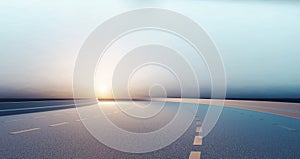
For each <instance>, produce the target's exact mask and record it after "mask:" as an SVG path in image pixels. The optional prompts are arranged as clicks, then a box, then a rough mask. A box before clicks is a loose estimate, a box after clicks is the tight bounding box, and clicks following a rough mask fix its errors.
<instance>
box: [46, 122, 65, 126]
mask: <svg viewBox="0 0 300 159" xmlns="http://www.w3.org/2000/svg"><path fill="white" fill-rule="evenodd" d="M66 124H69V123H68V122H62V123H57V124H52V125H49V126H50V127H55V126H61V125H66Z"/></svg>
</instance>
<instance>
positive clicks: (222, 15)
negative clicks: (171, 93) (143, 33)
mask: <svg viewBox="0 0 300 159" xmlns="http://www.w3.org/2000/svg"><path fill="white" fill-rule="evenodd" d="M144 7H158V8H165V9H170V10H174V11H177V12H179V13H182V14H184V15H186V16H188V17H190V18H191V19H193V20H194V21H196V22H197V23H199V24H200V25H201V26H202V27H203V28H204V29H205V30H206V31H207V32H208V34H209V35H210V36H211V38H212V39H213V41H214V42H215V43H216V45H217V47H218V49H219V51H220V54H221V56H222V58H223V62H224V65H225V70H226V74H227V84H228V92H227V93H228V96H229V97H298V98H299V97H300V82H299V81H300V71H299V70H300V64H299V62H300V61H299V59H300V45H299V44H300V43H299V42H300V29H299V28H300V21H299V17H300V2H297V1H241V2H239V1H190V2H187V1H147V2H142V1H129V0H128V1H109V2H100V1H92V2H83V1H74V0H72V1H71V0H68V1H33V0H27V1H21V0H19V1H1V2H0V26H1V30H0V53H1V58H0V66H1V67H0V98H1V97H70V96H72V73H73V68H74V63H75V59H76V56H77V54H78V52H79V49H80V47H81V45H82V44H83V42H84V40H85V39H86V38H87V36H88V35H89V34H90V33H91V32H92V31H93V29H95V28H96V27H97V26H98V25H99V24H101V23H102V22H103V21H105V20H106V19H109V18H110V17H112V16H115V15H117V14H120V13H122V12H125V11H129V10H132V9H138V8H144ZM141 16H142V15H141ZM196 62H197V61H196Z"/></svg>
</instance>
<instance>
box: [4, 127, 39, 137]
mask: <svg viewBox="0 0 300 159" xmlns="http://www.w3.org/2000/svg"><path fill="white" fill-rule="evenodd" d="M39 129H41V128H32V129H26V130H21V131H14V132H10V133H9V134H11V135H16V134H21V133H25V132H30V131H34V130H39Z"/></svg>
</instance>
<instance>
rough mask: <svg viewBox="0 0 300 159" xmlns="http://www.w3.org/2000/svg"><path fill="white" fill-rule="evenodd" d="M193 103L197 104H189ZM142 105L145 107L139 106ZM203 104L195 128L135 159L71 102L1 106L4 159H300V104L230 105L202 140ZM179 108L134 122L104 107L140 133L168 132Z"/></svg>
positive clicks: (102, 104) (174, 106)
mask: <svg viewBox="0 0 300 159" xmlns="http://www.w3.org/2000/svg"><path fill="white" fill-rule="evenodd" d="M189 103H195V102H190V101H186V104H189ZM137 104H141V105H143V104H144V103H143V102H142V101H137ZM156 104H159V102H157V103H156ZM198 104H199V105H198V112H197V114H196V117H195V119H194V120H193V122H192V124H191V125H190V126H189V127H188V129H187V131H186V132H185V133H184V134H183V135H182V136H181V137H180V138H178V139H177V140H176V141H175V142H173V143H172V144H170V145H169V146H167V147H164V148H162V149H160V150H157V151H154V152H149V153H142V154H133V153H125V152H121V151H118V150H115V149H112V148H109V147H107V146H105V145H104V144H102V143H101V142H99V141H98V140H96V139H95V138H94V137H93V136H92V135H91V134H90V133H89V132H88V131H87V129H86V128H85V126H84V125H83V123H82V122H84V120H92V121H93V122H95V123H97V122H101V120H99V116H97V113H95V110H93V109H90V108H89V104H85V105H84V106H82V107H80V108H78V109H86V111H87V112H88V111H90V114H93V115H90V114H88V115H87V116H81V118H79V115H78V113H77V111H76V109H75V108H74V105H73V104H72V102H71V101H39V102H15V103H11V102H10V103H0V114H1V113H2V116H0V125H1V130H0V158H3V159H6V158H102V159H110V158H118V159H119V158H124V159H125V158H133V159H135V158H136V159H139V158H141V159H147V158H149V159H150V158H151V159H152V158H161V159H165V158H172V159H174V158H179V159H188V158H191V159H194V158H195V159H196V158H200V157H201V158H237V159H241V158H251V159H252V158H291V159H292V158H300V151H299V150H300V120H299V118H297V114H300V111H298V109H299V108H300V107H299V104H294V105H291V104H288V106H286V107H284V108H287V109H281V108H277V107H276V106H280V105H286V103H278V102H277V103H271V104H270V102H269V103H267V104H266V103H259V102H254V103H248V102H246V101H245V102H244V103H241V102H236V103H234V101H230V102H228V103H226V104H225V107H224V109H223V112H222V114H221V116H220V118H219V120H218V123H217V124H216V126H215V127H214V129H213V130H212V131H211V132H210V133H209V135H207V136H206V137H204V138H201V137H200V138H199V136H198V134H199V133H198V132H199V131H201V123H202V120H203V117H204V116H205V113H206V110H207V108H208V105H207V104H205V102H198ZM90 105H94V106H95V104H90ZM177 106H178V105H177V104H176V102H174V101H173V102H171V101H169V102H167V104H166V107H165V108H164V109H163V110H162V111H161V112H160V115H158V116H155V118H153V120H151V121H143V122H135V121H133V120H130V118H128V116H126V115H125V114H124V112H122V111H121V110H120V109H117V107H116V105H115V104H114V102H107V101H106V102H100V104H99V107H102V108H103V110H104V112H105V113H106V115H107V117H108V118H109V119H110V120H111V121H112V122H113V123H114V124H115V125H117V126H118V127H120V128H122V129H125V130H128V131H131V132H137V133H141V132H142V133H145V132H151V131H153V130H156V129H159V128H161V127H163V126H164V125H165V124H167V123H168V122H169V121H170V120H171V119H172V117H173V116H174V114H175V113H176V111H177ZM243 106H244V107H245V109H244V108H243ZM46 107H48V108H46ZM241 107H242V108H241ZM50 108H51V109H50ZM129 108H132V109H134V106H130V105H129ZM252 108H253V109H252ZM8 109H11V110H8ZM54 109H59V110H54ZM251 109H252V110H251ZM24 110H26V111H24ZM50 110H51V111H50ZM278 112H286V113H278ZM23 113H25V114H23ZM278 114H279V115H278ZM295 114H296V115H295ZM103 129H105V128H103ZM170 133H171V132H170ZM149 142H151V141H149ZM120 143H122V141H120ZM144 144H145V145H146V144H147V142H145V143H144ZM128 146H130V145H128Z"/></svg>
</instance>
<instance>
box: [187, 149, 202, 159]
mask: <svg viewBox="0 0 300 159" xmlns="http://www.w3.org/2000/svg"><path fill="white" fill-rule="evenodd" d="M200 156H201V152H200V151H192V152H191V153H190V157H189V159H200Z"/></svg>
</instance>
